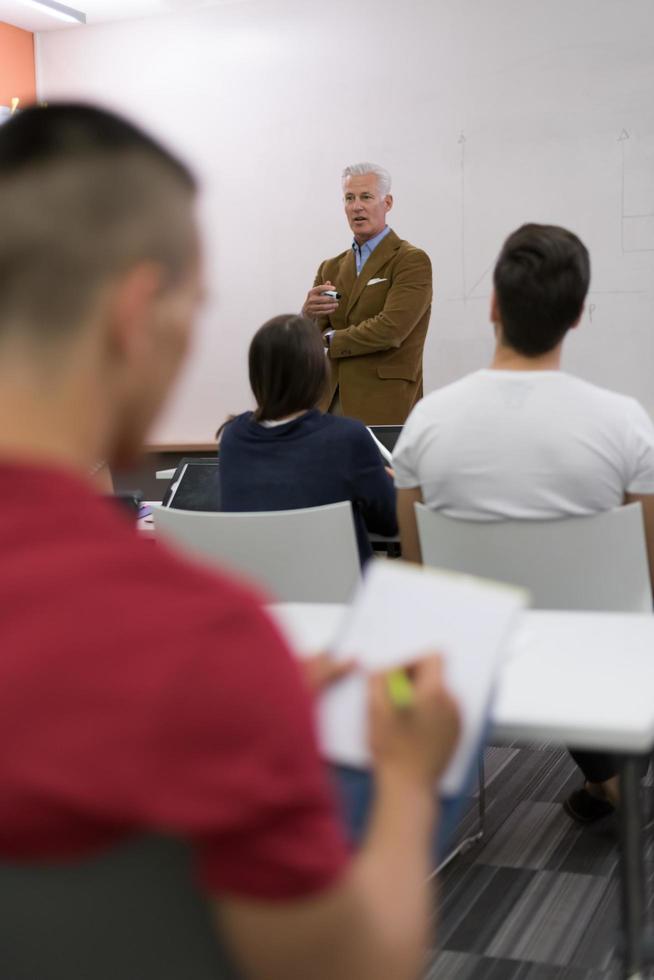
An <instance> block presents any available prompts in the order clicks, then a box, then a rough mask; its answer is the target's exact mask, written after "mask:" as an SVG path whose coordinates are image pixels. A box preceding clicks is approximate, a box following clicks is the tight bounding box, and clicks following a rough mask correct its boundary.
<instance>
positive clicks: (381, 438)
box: [368, 425, 403, 466]
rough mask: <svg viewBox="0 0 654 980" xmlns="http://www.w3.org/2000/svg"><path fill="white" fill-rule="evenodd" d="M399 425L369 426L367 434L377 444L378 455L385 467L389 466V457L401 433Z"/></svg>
mask: <svg viewBox="0 0 654 980" xmlns="http://www.w3.org/2000/svg"><path fill="white" fill-rule="evenodd" d="M402 428H403V427H402V426H401V425H369V426H368V432H369V433H370V435H371V436H372V437H373V439H374V440H375V442H376V443H377V448H378V449H379V453H380V455H381V457H382V459H383V460H384V463H386V465H387V466H390V464H391V457H392V455H393V450H394V449H395V443H396V442H397V440H398V439H399V438H400V433H401V431H402Z"/></svg>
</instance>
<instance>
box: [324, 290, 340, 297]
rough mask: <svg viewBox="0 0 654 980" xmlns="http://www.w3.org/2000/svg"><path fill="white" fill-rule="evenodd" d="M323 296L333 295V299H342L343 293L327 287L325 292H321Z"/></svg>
mask: <svg viewBox="0 0 654 980" xmlns="http://www.w3.org/2000/svg"><path fill="white" fill-rule="evenodd" d="M320 295H321V296H331V298H332V299H340V298H341V294H340V293H337V292H336V290H335V289H325V290H324V292H322V293H321V294H320Z"/></svg>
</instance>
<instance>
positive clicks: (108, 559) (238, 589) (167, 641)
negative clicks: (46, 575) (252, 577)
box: [85, 538, 264, 648]
mask: <svg viewBox="0 0 654 980" xmlns="http://www.w3.org/2000/svg"><path fill="white" fill-rule="evenodd" d="M85 580H86V585H85V589H86V590H87V598H88V602H89V605H90V606H91V607H95V608H96V609H100V608H104V609H106V610H107V613H108V614H110V611H111V610H112V609H120V610H122V614H121V615H119V616H118V617H116V619H117V626H116V628H117V630H118V631H120V630H124V631H125V635H126V639H127V637H128V635H129V634H130V633H132V634H133V633H134V632H136V633H139V632H141V631H143V630H145V631H147V633H148V635H149V636H152V637H153V638H154V637H155V636H156V637H158V640H157V642H158V644H160V646H161V647H162V648H164V647H165V648H168V647H169V646H171V645H174V644H175V643H177V641H178V640H179V638H180V637H184V636H185V637H187V638H188V639H189V640H190V639H191V638H192V637H200V636H202V635H206V636H207V637H210V636H215V638H216V640H217V641H220V640H221V636H222V638H223V639H224V637H225V635H227V634H226V631H227V632H228V631H229V629H231V628H232V627H233V625H234V624H235V623H236V622H237V621H240V622H241V623H242V624H247V628H248V631H251V630H253V629H256V628H257V624H259V623H260V614H261V608H262V606H263V604H264V598H263V595H262V594H259V593H258V592H257V591H256V590H255V589H254V588H253V587H252V586H250V585H246V584H245V583H244V582H241V581H240V580H239V579H238V578H236V577H234V576H232V575H228V574H226V573H225V572H222V571H221V570H219V569H215V570H214V569H209V568H205V567H203V566H201V565H199V564H197V563H195V562H193V561H191V560H188V559H186V558H185V557H183V556H181V555H178V554H177V553H176V552H174V551H173V550H172V549H170V548H169V547H168V546H167V545H166V544H165V543H164V542H162V541H149V540H142V539H140V538H135V539H134V540H132V541H130V542H127V541H122V542H120V543H119V542H115V543H112V542H108V541H105V543H104V547H99V548H98V560H97V561H96V562H95V563H94V564H93V565H92V566H90V567H89V568H88V573H87V575H86V576H85ZM182 647H186V641H184V642H183V643H182Z"/></svg>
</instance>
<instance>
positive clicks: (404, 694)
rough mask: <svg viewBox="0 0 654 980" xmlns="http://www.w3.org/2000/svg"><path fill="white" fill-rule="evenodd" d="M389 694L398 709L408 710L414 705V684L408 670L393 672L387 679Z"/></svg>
mask: <svg viewBox="0 0 654 980" xmlns="http://www.w3.org/2000/svg"><path fill="white" fill-rule="evenodd" d="M387 684H388V693H389V694H390V698H391V701H392V702H393V704H394V705H395V707H396V708H400V709H406V708H410V707H411V705H412V704H413V684H412V683H411V681H410V680H409V675H408V674H407V672H406V670H399V669H398V670H393V671H391V673H390V674H389V675H388V678H387Z"/></svg>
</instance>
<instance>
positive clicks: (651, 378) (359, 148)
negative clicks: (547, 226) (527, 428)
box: [38, 0, 654, 442]
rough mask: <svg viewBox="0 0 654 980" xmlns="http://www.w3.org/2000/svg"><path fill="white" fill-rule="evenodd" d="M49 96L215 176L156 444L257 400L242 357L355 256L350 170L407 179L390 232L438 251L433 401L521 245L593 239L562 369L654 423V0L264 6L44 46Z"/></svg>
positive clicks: (487, 343) (428, 357) (269, 2)
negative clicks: (534, 227)
mask: <svg viewBox="0 0 654 980" xmlns="http://www.w3.org/2000/svg"><path fill="white" fill-rule="evenodd" d="M38 50H39V77H40V87H41V94H42V96H43V97H44V98H49V99H52V98H54V97H56V96H74V97H80V96H81V97H86V98H91V99H96V100H99V101H101V102H102V103H105V104H108V105H110V106H113V107H116V108H119V109H121V110H123V111H124V112H126V113H128V114H130V115H131V116H133V117H134V118H136V119H137V120H140V121H141V122H143V123H144V124H146V125H148V126H150V127H151V128H153V129H154V130H155V131H156V132H157V133H159V134H160V135H162V136H163V137H164V138H166V139H167V140H168V141H169V142H170V143H171V145H173V146H174V147H175V148H176V149H177V150H178V151H179V152H181V153H182V154H183V155H184V156H185V157H186V158H187V159H188V160H189V161H191V163H192V164H193V165H194V166H195V168H196V170H197V171H198V173H199V174H200V175H201V178H202V181H203V193H202V200H201V204H200V216H201V222H202V227H203V231H204V235H205V238H206V243H207V256H206V277H207V282H208V285H209V302H208V305H207V308H206V310H205V312H204V314H203V316H202V317H201V321H200V324H199V331H198V335H197V341H196V345H195V350H194V352H193V356H192V359H191V361H190V363H189V366H188V368H187V370H186V371H185V374H184V376H183V378H182V379H181V381H180V384H179V386H178V389H177V392H176V396H175V398H174V400H173V402H172V403H171V406H170V409H169V411H168V412H167V414H166V416H165V417H164V418H163V419H162V421H161V423H160V424H159V426H158V427H157V430H156V432H155V433H153V439H154V440H155V441H157V442H184V441H201V442H204V441H205V440H207V439H209V438H210V437H211V435H212V433H213V432H214V431H215V428H216V425H217V423H219V422H220V421H221V420H222V419H224V417H225V415H226V414H227V413H228V412H237V411H239V410H243V409H244V408H245V407H247V405H248V404H249V392H248V385H247V377H246V351H247V346H248V342H249V339H250V337H251V335H252V333H253V331H254V330H255V329H256V327H257V326H259V325H260V324H261V323H262V322H263V321H264V320H265V319H267V318H268V317H269V316H271V315H273V314H276V313H280V312H284V311H289V310H297V309H298V308H299V307H300V306H301V304H302V302H303V299H304V296H305V293H306V290H307V289H308V288H309V286H310V285H311V283H312V280H313V276H314V273H315V270H316V268H317V266H318V264H319V262H320V261H321V260H322V259H323V258H325V257H327V256H329V255H333V254H336V253H337V252H339V251H341V250H343V249H346V248H348V247H349V244H350V241H351V236H350V232H349V230H348V228H347V225H346V223H345V220H344V217H343V214H342V211H341V202H340V186H339V175H340V172H341V169H342V167H343V165H344V164H346V163H350V162H355V161H357V160H359V159H372V160H376V161H378V162H379V163H382V164H384V165H385V166H387V167H388V168H389V169H390V170H391V172H392V173H393V176H394V193H395V199H396V205H395V208H394V210H393V212H392V213H391V223H392V225H393V227H394V228H395V229H396V230H397V231H398V232H399V234H400V235H401V236H403V237H405V238H408V239H410V240H411V241H413V242H414V243H415V244H417V245H420V246H422V247H423V248H425V249H426V250H427V251H428V252H429V253H430V255H431V257H432V261H433V265H434V274H435V284H436V301H435V305H434V311H433V316H432V324H431V328H430V333H429V338H428V342H427V347H426V352H425V379H426V388H427V390H429V389H431V388H434V387H436V386H439V385H442V384H444V383H447V382H449V381H451V380H453V379H455V378H456V377H458V376H460V375H461V374H462V373H464V372H467V371H470V370H474V369H476V368H478V367H480V366H482V365H484V364H485V363H486V362H487V360H488V357H489V356H490V353H491V349H492V336H491V329H490V327H489V324H488V306H489V298H490V292H491V285H492V284H491V275H492V266H493V262H494V259H495V257H496V255H497V252H498V250H499V247H500V244H501V242H502V240H503V238H504V237H505V236H506V235H507V234H508V233H509V232H510V231H511V230H512V229H513V228H515V227H516V226H517V225H519V224H521V223H522V222H524V221H527V220H535V221H547V222H555V223H561V224H565V225H568V226H569V227H571V228H573V229H574V230H575V231H577V232H578V233H579V234H580V235H581V236H582V237H583V239H584V240H585V241H586V242H587V244H588V246H589V248H590V249H591V253H592V258H593V283H592V291H591V294H590V296H589V302H588V304H587V307H586V311H585V313H584V317H583V320H582V323H581V326H580V329H579V330H578V331H575V334H574V336H573V337H571V340H570V343H569V345H568V353H567V355H566V361H565V364H566V366H567V367H568V368H569V369H570V370H574V371H577V372H578V373H580V374H582V375H583V376H584V377H587V378H588V379H589V380H591V381H596V382H598V383H601V384H605V385H610V386H611V387H614V388H616V389H619V390H621V391H625V392H627V393H630V394H632V395H634V396H635V397H637V398H639V399H640V400H641V401H642V402H643V403H644V404H645V405H646V407H647V408H648V410H650V411H654V329H653V327H654V289H653V286H654V116H653V115H652V111H651V107H652V104H654V59H652V51H653V50H654V10H653V8H652V4H651V2H650V0H629V3H625V4H622V3H617V2H616V0H550V2H549V3H548V4H541V3H536V2H535V0H526V2H525V0H494V2H493V3H481V2H479V0H405V2H404V3H401V4H400V3H398V2H397V0H357V2H356V3H352V2H351V0H331V2H330V3H329V5H325V4H324V2H323V0H244V2H237V3H228V4H224V5H223V4H221V5H219V6H216V7H211V8H204V9H201V10H196V11H192V12H188V13H186V14H177V15H171V16H166V17H161V18H156V19H151V20H143V21H130V22H123V23H119V24H113V25H97V26H93V27H88V28H86V29H84V30H78V29H71V30H63V31H57V32H55V33H51V34H47V35H45V34H44V35H42V36H40V37H39V39H38Z"/></svg>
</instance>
